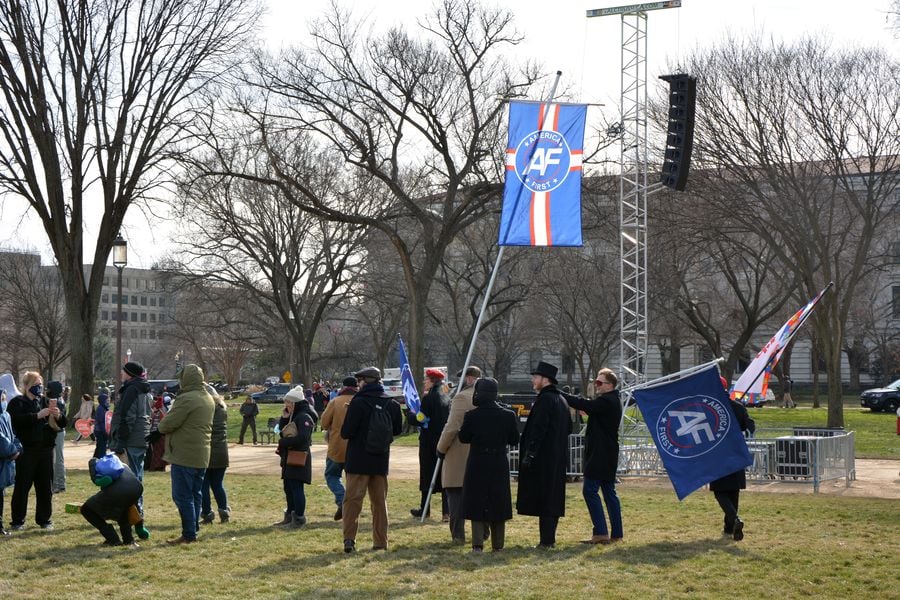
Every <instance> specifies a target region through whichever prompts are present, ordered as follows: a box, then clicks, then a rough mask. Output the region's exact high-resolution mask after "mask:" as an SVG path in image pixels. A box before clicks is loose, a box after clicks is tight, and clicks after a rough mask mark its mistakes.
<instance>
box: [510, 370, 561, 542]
mask: <svg viewBox="0 0 900 600" xmlns="http://www.w3.org/2000/svg"><path fill="white" fill-rule="evenodd" d="M556 373H557V368H556V367H555V366H553V365H551V364H549V363H545V362H543V361H542V362H539V363H538V366H537V367H535V369H534V371H532V372H531V385H532V387H533V388H534V391H536V392H537V393H538V396H537V399H536V400H535V402H534V405H533V406H532V407H531V412H530V414H529V415H528V421H527V422H526V423H525V431H523V432H522V439H521V443H520V444H519V489H518V493H517V496H516V511H517V512H518V513H519V514H520V515H531V516H535V517H538V519H539V525H540V535H541V537H540V543H539V544H538V547H539V548H552V547H553V546H554V545H555V544H556V526H557V525H558V524H559V518H560V517H562V516H564V515H565V513H566V465H567V464H568V459H569V456H568V452H569V432H570V430H571V428H572V421H571V420H570V419H569V408H568V406H566V403H565V401H564V400H563V399H562V397H560V395H559V390H558V389H557V387H556V383H557V382H556Z"/></svg>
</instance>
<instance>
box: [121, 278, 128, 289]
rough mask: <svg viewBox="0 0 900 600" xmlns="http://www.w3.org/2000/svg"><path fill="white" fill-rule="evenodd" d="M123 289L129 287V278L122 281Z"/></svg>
mask: <svg viewBox="0 0 900 600" xmlns="http://www.w3.org/2000/svg"><path fill="white" fill-rule="evenodd" d="M122 287H126V288H127V287H128V278H127V277H126V278H125V279H123V280H122Z"/></svg>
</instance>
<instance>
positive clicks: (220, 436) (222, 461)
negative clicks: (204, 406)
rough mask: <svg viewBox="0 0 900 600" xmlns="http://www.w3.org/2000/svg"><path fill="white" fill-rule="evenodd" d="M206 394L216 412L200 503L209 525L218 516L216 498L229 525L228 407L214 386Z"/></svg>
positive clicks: (223, 517) (221, 517)
mask: <svg viewBox="0 0 900 600" xmlns="http://www.w3.org/2000/svg"><path fill="white" fill-rule="evenodd" d="M206 392H207V393H208V394H209V395H210V396H212V398H213V400H214V401H215V403H216V410H215V413H213V422H212V438H211V442H210V450H209V465H208V466H207V467H206V474H205V475H204V476H203V495H202V497H201V501H200V506H201V514H202V515H203V522H204V523H206V524H207V525H209V524H210V523H212V522H213V521H215V520H216V515H215V514H214V513H213V511H212V496H215V498H216V507H217V508H218V509H219V521H221V522H222V523H227V522H228V520H229V519H230V518H231V508H229V506H228V493H227V492H226V491H225V484H224V482H225V470H226V469H228V412H227V409H228V407H227V406H226V405H225V401H224V400H223V399H222V397H221V396H220V395H219V394H218V393H217V392H216V390H215V388H213V386H211V385H209V384H207V385H206ZM210 492H212V493H210Z"/></svg>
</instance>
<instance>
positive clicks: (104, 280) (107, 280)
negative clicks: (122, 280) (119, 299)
mask: <svg viewBox="0 0 900 600" xmlns="http://www.w3.org/2000/svg"><path fill="white" fill-rule="evenodd" d="M103 285H109V277H104V278H103Z"/></svg>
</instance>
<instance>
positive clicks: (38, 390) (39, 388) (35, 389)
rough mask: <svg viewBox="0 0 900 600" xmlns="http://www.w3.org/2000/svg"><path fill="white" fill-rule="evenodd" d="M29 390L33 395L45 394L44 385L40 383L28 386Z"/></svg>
mask: <svg viewBox="0 0 900 600" xmlns="http://www.w3.org/2000/svg"><path fill="white" fill-rule="evenodd" d="M28 391H29V392H31V395H32V396H43V395H44V386H43V385H41V384H40V383H39V384H37V385H33V386H31V387H30V388H28Z"/></svg>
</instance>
